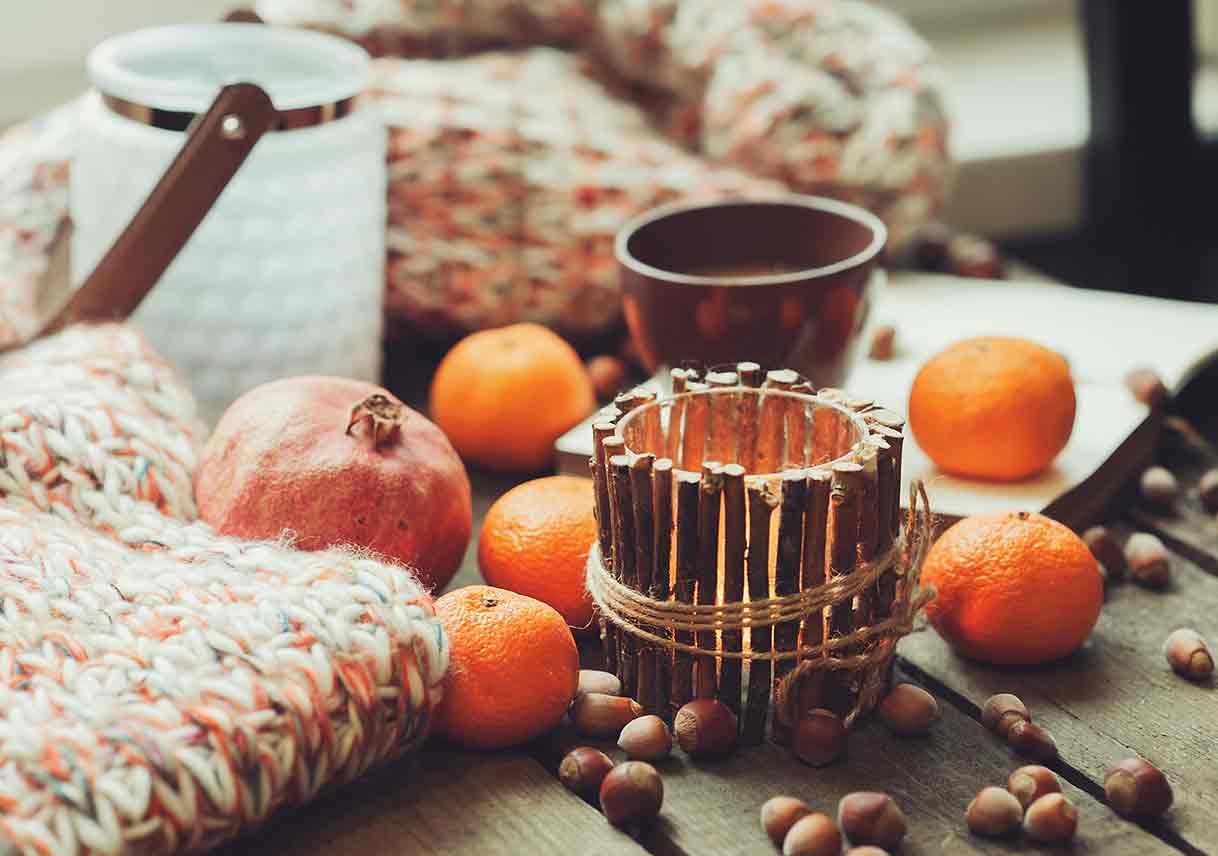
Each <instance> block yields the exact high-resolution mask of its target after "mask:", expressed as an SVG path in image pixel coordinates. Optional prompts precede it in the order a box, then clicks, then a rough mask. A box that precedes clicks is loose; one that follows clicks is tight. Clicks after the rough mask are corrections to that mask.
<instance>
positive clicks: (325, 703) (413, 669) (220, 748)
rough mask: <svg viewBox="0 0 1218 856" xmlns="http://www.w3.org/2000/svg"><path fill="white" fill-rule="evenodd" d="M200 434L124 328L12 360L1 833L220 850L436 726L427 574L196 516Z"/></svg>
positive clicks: (77, 847) (116, 850)
mask: <svg viewBox="0 0 1218 856" xmlns="http://www.w3.org/2000/svg"><path fill="white" fill-rule="evenodd" d="M199 436H200V434H199V432H198V431H197V429H196V428H195V426H194V418H193V410H192V404H191V401H190V397H189V395H188V394H187V393H186V392H185V391H184V390H183V389H182V387H181V386H180V384H178V383H177V381H176V380H175V379H174V377H173V374H172V372H171V371H170V370H169V369H168V367H166V366H165V365H164V364H163V363H162V362H161V361H160V360H158V359H157V358H156V357H155V356H154V355H152V354H151V353H149V352H148V350H147V348H146V347H145V346H144V344H143V342H142V340H141V339H140V338H139V337H138V336H137V335H136V334H134V333H133V332H132V331H130V330H128V329H126V328H123V327H118V326H100V327H92V328H75V329H72V330H69V331H67V332H65V333H63V334H61V335H59V336H56V337H52V338H50V339H48V340H45V341H44V342H40V343H38V344H36V345H34V346H31V347H29V348H26V349H24V350H23V351H19V352H16V353H15V354H12V355H9V356H7V357H5V358H4V359H0V448H3V450H4V459H3V461H2V462H0V852H4V853H7V852H18V853H39V854H50V853H54V854H61V853H62V854H91V853H106V854H121V853H129V852H172V851H196V850H202V849H206V848H209V847H212V846H214V845H215V844H217V843H219V842H220V841H223V840H225V839H227V838H230V837H232V836H234V835H236V834H238V833H239V832H241V831H242V830H244V829H247V828H249V827H250V826H251V825H253V824H256V823H258V822H259V821H262V820H264V819H265V818H266V817H268V816H269V815H270V814H271V813H272V812H274V811H275V810H276V809H278V808H279V807H281V806H283V805H287V804H291V803H299V802H302V801H305V800H308V799H310V798H312V797H313V796H315V795H316V794H317V793H318V792H319V791H320V790H322V789H323V788H327V787H330V786H333V785H336V784H341V783H343V782H346V781H350V780H351V779H353V778H355V777H356V776H358V775H360V774H361V773H362V772H363V771H365V770H366V769H368V767H369V766H371V765H372V764H374V763H376V762H379V761H382V760H385V759H389V758H393V757H397V756H399V755H401V754H403V753H405V752H407V751H409V750H410V749H412V748H413V747H415V746H416V745H418V743H419V742H420V741H421V740H422V739H423V738H424V737H425V736H426V733H427V730H428V728H429V725H430V722H431V716H432V711H433V709H434V707H435V705H436V704H437V703H438V701H439V699H440V694H441V686H440V681H441V679H442V677H443V675H444V672H445V670H446V668H447V658H448V650H447V642H446V640H445V637H444V634H443V631H442V630H441V629H440V626H439V624H438V622H437V620H436V618H435V614H434V611H433V609H432V606H431V601H430V599H429V598H428V596H427V595H426V593H425V592H424V591H423V590H422V588H421V587H420V585H419V583H418V582H417V580H416V579H415V578H414V576H413V575H412V574H411V573H410V571H409V570H407V569H406V568H402V567H398V566H394V565H390V564H387V563H383V562H380V561H377V560H376V559H375V558H373V557H368V556H363V555H359V554H357V553H354V552H352V551H349V550H328V551H324V552H315V553H302V552H297V551H294V550H292V549H290V546H288V545H287V544H285V543H267V542H244V541H239V540H236V539H230V538H224V537H220V536H218V535H217V534H216V533H215V532H214V531H212V530H211V529H210V528H209V527H207V526H206V525H205V524H203V523H200V522H197V521H194V522H192V521H191V519H190V518H192V517H193V516H194V506H193V503H191V501H190V472H191V470H192V469H193V465H194V457H195V452H196V447H197V440H198V438H199Z"/></svg>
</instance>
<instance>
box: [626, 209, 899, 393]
mask: <svg viewBox="0 0 1218 856" xmlns="http://www.w3.org/2000/svg"><path fill="white" fill-rule="evenodd" d="M886 240H887V230H886V229H885V227H884V224H883V222H882V221H881V220H880V219H879V218H878V217H876V216H875V215H873V214H871V213H870V212H868V211H866V210H864V209H862V208H859V207H857V206H854V205H850V204H848V203H845V202H840V201H838V200H835V199H825V198H822V197H816V196H797V195H791V196H780V197H776V198H770V199H764V200H747V199H733V200H720V201H715V202H696V203H675V204H672V205H666V206H662V207H660V208H655V209H652V210H651V211H648V212H645V213H644V214H642V215H640V216H638V217H636V218H635V219H634V220H632V221H630V222H629V223H627V224H626V225H625V226H624V227H623V228H622V229H621V231H620V232H618V235H617V241H616V246H615V251H616V254H617V260H618V264H619V265H620V267H621V286H622V302H623V304H622V305H623V312H624V314H625V316H626V323H627V324H628V326H629V327H630V333H631V336H632V337H633V339H634V343H635V345H636V346H637V347H638V350H639V353H640V355H641V356H642V358H643V360H644V361H645V362H646V363H647V365H648V367H649V368H650V369H651V370H652V371H655V370H657V369H659V368H661V367H663V366H678V365H680V364H681V363H683V362H689V361H693V362H699V363H703V364H706V365H716V364H722V363H732V362H737V361H741V360H752V361H755V362H758V363H761V365H763V366H766V367H769V368H777V367H783V368H792V369H795V370H797V371H799V372H800V373H801V374H803V375H805V376H806V377H808V378H809V379H811V380H812V382H813V383H814V384H816V385H817V386H818V387H820V386H839V385H841V383H842V382H843V381H844V380H845V377H846V374H847V372H848V371H849V369H850V366H851V364H852V363H853V360H854V357H855V354H856V352H857V350H858V344H859V340H860V338H861V336H860V334H861V332H862V330H863V326H864V325H865V323H866V321H867V318H868V315H869V313H870V309H871V303H872V301H873V300H874V299H875V296H876V291H877V287H878V284H879V282H880V281H881V279H882V278H883V275H884V274H883V271H882V270H881V269H880V267H879V265H878V258H879V256H880V254H881V252H882V250H883V249H884V242H885V241H886Z"/></svg>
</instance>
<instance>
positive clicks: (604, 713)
mask: <svg viewBox="0 0 1218 856" xmlns="http://www.w3.org/2000/svg"><path fill="white" fill-rule="evenodd" d="M642 715H643V706H642V705H641V704H639V703H638V702H637V701H635V700H634V699H629V698H622V697H621V696H611V695H605V694H604V693H580V694H579V695H577V696H576V697H575V703H574V704H573V705H571V721H572V722H574V723H575V728H576V730H577V731H579V733H580V734H583V735H584V736H585V737H613V736H614V735H617V734H621V733H622V729H623V728H625V727H626V723H627V722H630V720H632V719H638V718H639V717H640V716H642Z"/></svg>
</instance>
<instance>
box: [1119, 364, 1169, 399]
mask: <svg viewBox="0 0 1218 856" xmlns="http://www.w3.org/2000/svg"><path fill="white" fill-rule="evenodd" d="M1125 386H1126V387H1128V388H1129V391H1130V392H1132V393H1133V397H1134V398H1136V399H1137V400H1138V401H1140V402H1142V403H1143V404H1145V405H1146V406H1147V407H1150V408H1151V409H1157V408H1159V407H1162V406H1163V404H1164V403H1165V402H1166V401H1167V386H1166V385H1164V383H1163V380H1162V379H1161V378H1160V377H1159V375H1158V374H1157V373H1156V372H1155V371H1154V369H1150V368H1145V367H1143V368H1136V369H1134V370H1132V371H1131V372H1129V373H1128V374H1126V375H1125Z"/></svg>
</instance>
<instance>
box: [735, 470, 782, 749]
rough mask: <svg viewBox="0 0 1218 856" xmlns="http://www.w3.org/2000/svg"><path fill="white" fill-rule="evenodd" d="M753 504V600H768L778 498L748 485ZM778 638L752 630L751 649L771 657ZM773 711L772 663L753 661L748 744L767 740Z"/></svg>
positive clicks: (746, 718)
mask: <svg viewBox="0 0 1218 856" xmlns="http://www.w3.org/2000/svg"><path fill="white" fill-rule="evenodd" d="M747 492H748V505H749V546H748V571H749V600H768V599H769V598H770V596H771V594H770V518H771V517H772V516H773V512H774V508H775V507H776V506H777V505H778V499H777V497H775V496H774V493H773V491H772V490H771V489H770V487H769V485H768V484H767V483H765V482H762V481H760V480H758V483H756V484H749V485H747ZM773 638H774V628H773V627H772V626H769V625H767V626H765V627H752V628H749V650H751V651H752V652H753V653H755V654H767V653H769V651H770V649H771V641H772V640H773ZM769 709H770V661H769V660H750V661H749V696H748V702H747V703H746V704H745V708H744V729H743V731H744V742H745V743H746V744H757V743H760V742H761V741H762V740H763V739H764V738H765V721H766V715H767V713H768V712H769Z"/></svg>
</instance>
